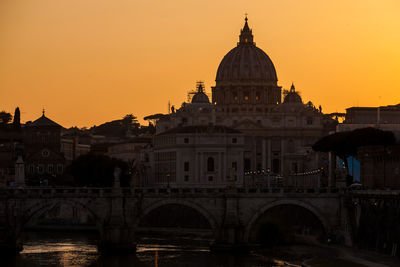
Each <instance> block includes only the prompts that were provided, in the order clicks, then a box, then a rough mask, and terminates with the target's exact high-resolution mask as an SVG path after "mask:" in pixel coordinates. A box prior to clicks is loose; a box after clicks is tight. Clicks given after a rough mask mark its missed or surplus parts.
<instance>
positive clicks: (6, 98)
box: [0, 0, 400, 127]
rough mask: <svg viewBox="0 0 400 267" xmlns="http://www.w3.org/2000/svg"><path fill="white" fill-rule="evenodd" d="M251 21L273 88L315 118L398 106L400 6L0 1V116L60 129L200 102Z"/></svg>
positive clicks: (361, 0)
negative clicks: (200, 91)
mask: <svg viewBox="0 0 400 267" xmlns="http://www.w3.org/2000/svg"><path fill="white" fill-rule="evenodd" d="M246 12H247V13H248V14H249V15H248V17H249V26H250V28H252V29H253V34H254V40H255V42H256V44H257V46H258V47H260V48H261V49H263V50H264V51H265V52H266V53H267V54H268V55H269V56H270V58H271V59H272V61H273V63H274V65H275V68H276V71H277V75H278V80H279V81H278V84H279V85H280V86H282V87H283V88H284V89H287V88H289V87H290V84H291V83H292V81H294V83H295V85H296V88H297V90H299V91H300V92H301V95H302V97H303V100H304V101H309V100H311V101H312V102H313V103H314V104H315V105H316V106H318V105H322V108H323V111H324V112H335V111H338V112H344V110H345V108H347V107H350V106H377V105H390V104H398V103H400V73H399V72H400V1H398V0H375V1H372V0H352V1H349V0H335V1H325V0H304V1H302V0H279V1H277V0H273V1H272V0H258V1H256V0H246V1H236V0H229V1H226V0H202V1H194V0H168V1H166V0H147V1H143V0H142V1H136V0H113V1H109V0H1V1H0V110H6V111H8V112H12V113H13V112H14V109H15V107H16V106H19V107H20V108H21V113H22V114H21V117H22V121H23V122H25V121H29V120H34V119H36V118H38V117H39V116H40V115H41V111H42V108H45V109H46V115H47V116H48V117H49V118H51V119H53V120H54V121H56V122H58V123H60V124H61V125H63V126H64V127H70V126H75V125H76V126H79V127H83V126H87V127H90V126H93V125H98V124H100V123H102V122H105V121H110V120H114V119H119V118H121V117H122V116H124V115H125V114H128V113H133V114H134V115H136V116H137V117H138V118H139V120H140V121H142V119H143V117H144V116H146V115H150V114H154V113H159V112H161V113H166V112H167V105H168V101H171V104H172V105H175V106H176V107H179V106H180V105H181V103H182V102H183V101H185V100H186V98H187V92H188V91H189V90H192V89H194V87H195V84H196V81H198V80H203V81H204V83H205V85H206V87H207V92H208V93H210V91H211V89H210V87H211V86H214V84H215V81H214V80H215V74H216V71H217V68H218V65H219V62H220V61H221V60H222V58H223V56H224V55H225V54H226V53H227V52H228V51H229V50H230V49H232V48H233V47H234V46H236V43H237V41H238V35H239V31H240V29H241V28H242V27H243V24H244V14H245V13H246Z"/></svg>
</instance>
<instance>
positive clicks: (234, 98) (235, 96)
mask: <svg viewBox="0 0 400 267" xmlns="http://www.w3.org/2000/svg"><path fill="white" fill-rule="evenodd" d="M232 96H233V100H235V101H237V100H238V95H237V93H236V92H233V93H232Z"/></svg>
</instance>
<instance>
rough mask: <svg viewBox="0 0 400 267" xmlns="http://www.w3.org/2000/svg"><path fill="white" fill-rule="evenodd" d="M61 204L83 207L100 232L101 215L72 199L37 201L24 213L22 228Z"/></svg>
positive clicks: (83, 203)
mask: <svg viewBox="0 0 400 267" xmlns="http://www.w3.org/2000/svg"><path fill="white" fill-rule="evenodd" d="M60 204H66V205H70V206H79V207H81V208H82V209H83V210H85V211H87V212H88V213H89V214H90V216H91V217H92V218H93V219H94V221H95V225H96V227H97V229H98V230H99V231H100V230H101V225H102V221H101V217H100V216H99V214H97V213H96V212H95V211H94V210H93V208H92V207H90V205H89V204H88V203H85V202H83V201H80V200H71V199H44V200H39V201H36V203H34V204H33V205H31V206H30V207H29V208H27V209H26V210H25V211H24V216H23V218H24V219H23V222H22V224H23V225H21V227H24V226H25V225H27V224H29V223H30V222H33V221H35V220H37V218H38V217H40V216H41V215H43V214H44V213H46V212H47V211H50V210H51V209H53V208H54V207H56V206H57V205H60Z"/></svg>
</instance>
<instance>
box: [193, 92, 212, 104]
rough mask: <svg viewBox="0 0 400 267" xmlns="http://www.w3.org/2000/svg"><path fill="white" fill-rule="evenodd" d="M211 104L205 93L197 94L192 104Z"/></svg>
mask: <svg viewBox="0 0 400 267" xmlns="http://www.w3.org/2000/svg"><path fill="white" fill-rule="evenodd" d="M195 103H198V104H200V103H201V104H209V103H210V99H208V96H207V95H206V94H205V93H196V94H195V95H194V96H193V98H192V104H195Z"/></svg>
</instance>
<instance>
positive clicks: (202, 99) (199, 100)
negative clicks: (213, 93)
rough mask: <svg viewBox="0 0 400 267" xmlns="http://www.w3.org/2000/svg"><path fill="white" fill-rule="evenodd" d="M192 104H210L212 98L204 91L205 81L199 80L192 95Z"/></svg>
mask: <svg viewBox="0 0 400 267" xmlns="http://www.w3.org/2000/svg"><path fill="white" fill-rule="evenodd" d="M192 104H210V99H209V98H208V96H207V95H206V93H205V92H204V84H203V82H197V86H196V92H195V93H194V94H193V97H192Z"/></svg>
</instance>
